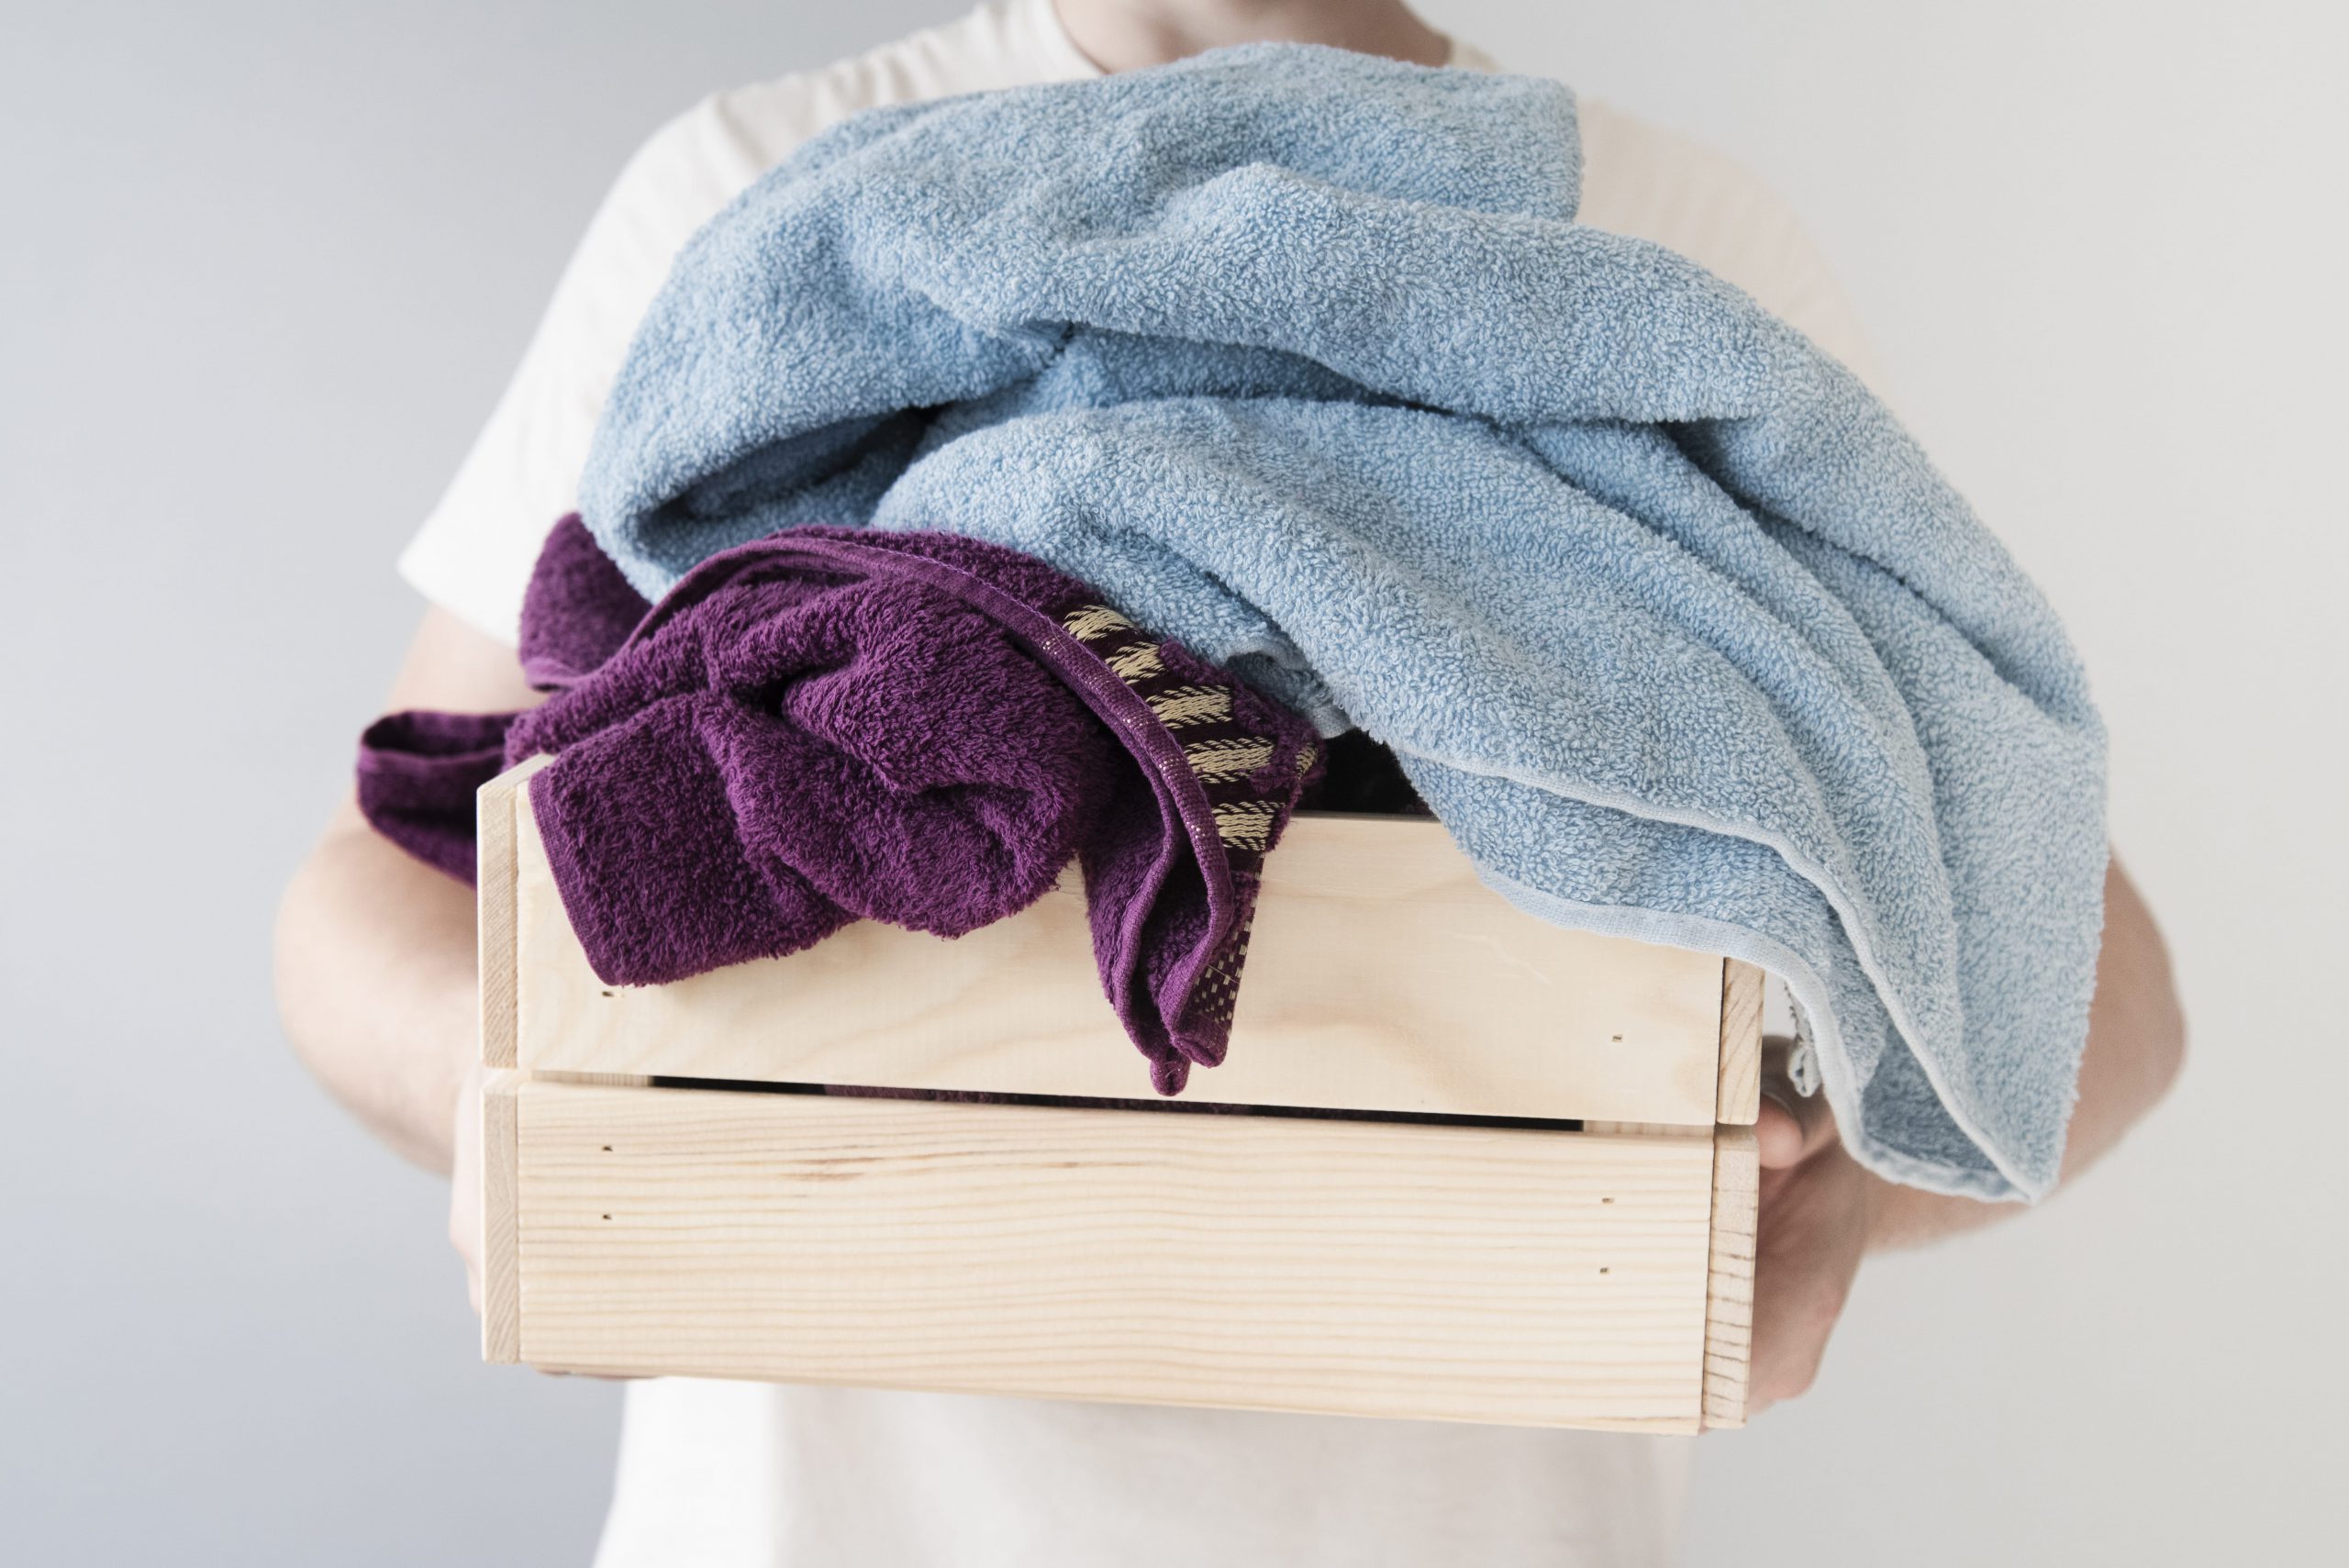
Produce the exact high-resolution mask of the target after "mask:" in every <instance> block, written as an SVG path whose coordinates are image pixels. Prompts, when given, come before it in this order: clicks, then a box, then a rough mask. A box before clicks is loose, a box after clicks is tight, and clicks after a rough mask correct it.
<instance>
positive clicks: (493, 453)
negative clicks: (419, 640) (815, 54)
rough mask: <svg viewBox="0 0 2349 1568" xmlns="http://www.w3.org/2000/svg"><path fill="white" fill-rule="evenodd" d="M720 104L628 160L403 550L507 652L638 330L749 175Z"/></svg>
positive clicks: (428, 591)
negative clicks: (685, 252)
mask: <svg viewBox="0 0 2349 1568" xmlns="http://www.w3.org/2000/svg"><path fill="white" fill-rule="evenodd" d="M761 161H763V160H762V159H760V158H759V157H758V156H757V155H756V154H755V153H754V152H753V150H751V149H750V148H747V147H745V146H744V145H743V144H742V142H741V139H740V137H739V136H737V135H734V134H732V131H731V128H730V127H729V123H728V120H727V117H726V116H725V114H724V112H723V107H722V105H721V103H720V101H719V100H718V99H715V98H712V99H707V100H705V101H704V102H702V103H701V104H698V105H696V106H694V107H693V108H691V109H689V110H687V111H686V112H685V114H683V115H680V116H678V117H676V118H675V119H674V120H671V121H670V122H669V123H668V124H667V125H665V126H663V127H662V128H660V129H659V130H658V131H656V132H654V133H653V135H652V136H651V138H650V139H648V140H646V142H645V143H644V145H643V146H642V147H641V148H640V149H639V150H638V151H637V152H636V154H635V156H634V157H632V158H630V159H629V162H628V164H627V166H626V167H625V168H624V169H622V171H621V172H620V175H619V178H618V180H617V181H616V182H615V183H614V184H613V186H612V188H611V191H610V193H609V194H608V195H606V196H605V198H604V201H603V203H602V205H601V206H599V207H598V208H597V209H596V215H595V217H594V218H593V219H592V220H591V221H590V222H589V224H588V226H587V231H586V233H585V235H584V237H583V238H582V239H581V240H580V242H579V246H578V249H577V250H575V251H573V254H572V257H571V260H570V261H569V263H568V264H567V265H565V267H564V268H563V271H562V278H561V280H560V281H559V282H558V283H557V284H555V290H554V295H553V297H552V298H551V300H550V301H549V302H548V304H547V307H546V312H545V315H544V316H543V317H541V318H540V322H539V327H538V330H537V332H536V333H535V334H534V335H533V336H532V337H531V339H530V344H529V349H528V350H525V351H524V353H523V355H522V362H521V364H520V366H519V367H518V369H517V370H516V371H515V373H514V378H513V380H512V382H511V383H509V384H507V388H506V391H505V394H504V395H503V396H501V397H499V399H498V400H497V406H496V407H495V410H494V411H493V412H492V413H491V414H490V417H489V422H488V424H487V425H485V426H484V427H483V428H482V431H481V434H480V435H479V436H478V437H476V438H475V439H474V440H473V447H472V450H469V451H468V452H467V453H466V454H465V458H464V461H463V462H462V464H460V465H459V467H458V469H457V474H456V477H455V478H454V479H453V480H452V481H451V482H450V484H449V488H448V490H447V492H446V493H445V494H444V495H442V496H441V497H440V504H439V505H438V506H435V507H434V508H433V509H432V512H431V514H430V516H429V517H427V518H426V519H425V523H424V526H423V528H421V529H420V530H418V532H417V535H416V537H415V538H414V539H412V540H410V541H409V543H408V546H407V548H406V550H404V551H403V552H402V553H401V555H400V560H399V570H400V574H401V575H402V576H404V577H405V578H406V579H407V581H408V582H409V583H410V584H412V585H413V586H414V587H415V588H416V589H417V592H419V593H421V594H422V595H424V596H425V597H426V598H427V599H429V600H430V601H432V603H434V604H436V605H438V606H440V607H441V608H443V609H446V610H448V611H449V612H451V614H453V615H455V616H456V617H458V618H459V619H461V620H463V621H464V622H466V623H467V624H468V625H471V626H473V627H475V628H478V629H480V630H482V631H484V632H485V633H487V634H488V635H490V636H492V637H495V638H496V639H499V640H501V641H503V642H507V643H512V642H513V641H515V640H516V638H517V636H518V628H519V622H520V619H521V611H522V593H523V589H524V588H525V587H526V586H527V585H528V584H529V580H530V571H531V568H532V566H533V565H534V564H535V563H536V562H537V560H538V554H539V549H540V546H541V545H542V544H543V543H544V542H545V540H546V536H547V533H548V531H549V530H550V529H551V528H552V527H553V526H554V522H555V519H556V518H558V517H562V515H563V514H564V513H566V512H569V511H571V510H573V508H574V507H575V506H576V505H577V499H578V488H579V477H580V472H581V470H582V469H583V468H584V465H585V463H586V460H587V446H588V441H589V439H590V438H591V437H592V436H593V435H594V433H595V429H596V418H597V417H598V416H599V415H600V414H601V412H602V410H603V406H604V399H605V398H606V396H607V395H609V393H610V390H611V386H612V383H613V381H614V379H615V378H616V377H617V376H618V373H619V367H620V362H621V361H622V360H623V359H624V358H625V357H626V355H627V352H628V346H629V339H631V338H632V337H633V336H634V335H635V332H636V327H637V323H638V321H639V320H640V319H641V317H643V315H644V312H645V309H646V307H647V306H650V305H651V303H652V299H653V296H654V295H656V294H657V293H658V292H659V291H660V288H661V284H662V281H663V280H664V279H665V278H666V277H667V276H668V272H669V268H670V264H671V263H672V261H674V259H675V257H676V254H677V252H678V251H679V250H681V249H683V248H684V245H685V241H686V240H687V239H690V238H691V237H692V236H693V233H694V231H695V230H696V229H697V228H700V227H701V225H702V224H703V223H705V222H707V220H708V219H709V218H710V217H713V216H714V215H715V214H716V213H717V212H718V209H719V208H721V207H722V206H725V205H726V203H727V202H728V201H729V200H730V199H731V198H732V197H733V195H735V194H736V193H737V192H738V191H740V189H741V188H742V187H743V186H744V185H746V184H748V183H750V181H751V180H752V179H754V178H755V177H756V176H757V173H758V167H759V164H760V162H761Z"/></svg>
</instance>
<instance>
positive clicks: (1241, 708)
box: [359, 517, 1320, 1094]
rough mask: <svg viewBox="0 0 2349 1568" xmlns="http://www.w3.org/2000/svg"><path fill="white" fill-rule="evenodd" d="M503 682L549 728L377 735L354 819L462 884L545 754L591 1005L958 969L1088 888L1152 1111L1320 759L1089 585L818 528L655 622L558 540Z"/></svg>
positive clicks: (429, 723) (589, 545)
mask: <svg viewBox="0 0 2349 1568" xmlns="http://www.w3.org/2000/svg"><path fill="white" fill-rule="evenodd" d="M522 659H523V667H524V669H525V671H526V672H527V673H528V674H529V677H530V679H531V680H532V682H533V683H534V684H539V685H540V686H542V687H545V688H549V689H551V690H553V691H554V692H555V694H556V695H554V696H553V697H552V698H551V699H550V700H549V701H548V702H547V703H546V704H545V705H544V706H540V707H537V708H532V709H529V710H528V711H526V712H523V713H520V714H501V715H489V716H481V715H451V714H434V713H405V714H395V715H391V716H389V717H385V718H384V719H382V720H379V721H378V722H377V723H376V724H375V725H374V726H373V727H372V728H370V729H369V730H368V731H367V733H366V734H365V735H364V736H363V737H362V741H361V748H360V760H359V798H360V805H361V808H362V811H363V812H364V813H365V814H366V816H367V817H368V819H369V821H371V822H372V823H373V824H374V825H375V826H376V827H377V828H378V829H379V830H381V831H382V832H383V833H384V835H385V836H386V837H387V838H390V839H391V840H394V841H395V842H396V843H398V844H400V845H402V846H403V847H405V848H406V849H407V850H409V851H411V852H412V853H414V854H416V855H417V857H418V858H420V859H422V860H424V861H425V862H428V863H429V864H432V865H435V866H438V867H440V869H441V870H443V871H446V872H449V873H451V874H454V875H459V876H463V877H465V878H467V879H468V880H470V879H471V877H472V874H473V866H472V855H473V825H472V813H473V791H474V790H475V789H477V788H478V787H479V786H480V785H481V784H484V783H485V782H486V781H487V780H488V779H489V778H491V777H493V776H495V773H497V772H498V771H499V770H500V769H501V768H503V767H506V766H510V765H512V764H513V763H515V762H520V761H522V760H523V759H525V758H528V757H530V756H534V755H538V754H540V753H541V752H545V753H551V754H552V755H553V756H554V759H555V760H554V762H552V763H551V764H550V765H549V766H548V767H546V768H545V769H544V770H542V771H541V772H540V773H538V774H536V775H535V776H534V777H533V778H532V779H531V781H530V803H531V807H532V810H533V812H534V813H535V815H536V817H537V820H538V825H539V828H540V834H541V836H542V837H543V838H544V840H545V841H546V846H547V856H548V861H549V863H550V865H551V868H552V870H553V872H554V877H555V881H556V884H557V885H558V887H559V888H560V889H561V891H562V900H563V906H564V908H565V910H566V911H567V912H568V914H569V915H570V917H571V923H572V927H573V930H574V931H576V932H577V934H578V937H579V940H580V945H581V947H582V948H583V949H584V951H585V952H586V954H587V958H588V962H590V963H591V964H592V965H593V967H594V968H595V970H596V973H597V974H598V975H599V976H601V977H602V978H603V979H604V980H606V981H607V982H609V983H611V984H626V985H641V984H659V983H662V982H664V981H669V980H675V979H679V978H682V977H684V976H685V975H688V974H696V973H702V972H704V971H706V970H710V969H716V968H718V967H720V966H722V965H725V964H729V963H740V962H745V961H747V960H750V959H754V958H765V957H774V956H780V955H782V954H785V953H790V952H796V951H799V950H801V949H803V948H807V947H809V946H811V945H813V944H814V943H816V942H818V941H820V940H823V939H824V938H825V937H827V936H829V935H830V934H831V933H832V932H834V931H836V930H838V929H840V928H841V927H842V926H844V925H846V924H848V923H849V922H850V921H851V920H853V919H874V920H885V921H888V922H890V923H891V924H893V925H899V926H906V927H909V928H911V929H916V930H922V931H930V932H933V933H935V934H937V935H940V936H945V937H954V936H960V935H962V934H963V933H964V932H966V931H970V930H973V929H976V928H978V927H980V926H983V925H986V924H988V923H990V922H992V921H995V920H998V919H1001V918H1003V917H1006V916H1008V915H1011V914H1014V913H1016V912H1018V911H1019V910H1020V909H1022V908H1025V907H1026V906H1028V905H1029V904H1030V903H1032V902H1034V901H1035V900H1036V899H1037V898H1039V897H1041V896H1042V895H1043V894H1044V892H1045V891H1046V890H1047V889H1049V888H1050V887H1051V886H1052V884H1053V882H1054V881H1055V880H1057V878H1058V877H1059V876H1060V874H1061V873H1062V872H1063V870H1064V869H1065V868H1066V866H1067V865H1068V862H1070V860H1071V859H1072V858H1077V859H1079V860H1080V861H1081V863H1082V865H1083V867H1084V871H1085V889H1086V895H1087V906H1088V914H1089V918H1090V923H1091V927H1092V932H1093V940H1094V951H1095V954H1096V957H1097V960H1098V962H1099V965H1100V970H1101V977H1102V984H1103V986H1104V988H1105V990H1106V991H1107V992H1108V995H1109V998H1110V1000H1111V1002H1112V1003H1113V1004H1114V1006H1116V1009H1117V1012H1118V1016H1119V1018H1120V1020H1121V1021H1122V1022H1123V1023H1124V1025H1125V1027H1126V1029H1127V1032H1128V1033H1129V1034H1130V1036H1131V1038H1132V1039H1133V1040H1134V1043H1135V1044H1136V1046H1137V1047H1139V1048H1140V1049H1141V1051H1142V1053H1143V1054H1144V1055H1145V1056H1146V1057H1148V1058H1149V1060H1150V1067H1151V1076H1152V1082H1153V1083H1154V1084H1156V1085H1157V1087H1158V1088H1159V1090H1160V1092H1162V1093H1164V1094H1173V1093H1175V1092H1177V1091H1179V1090H1180V1089H1181V1087H1182V1086H1183V1084H1184V1081H1185V1078H1186V1073H1188V1071H1189V1066H1190V1064H1191V1063H1192V1062H1203V1063H1206V1064H1208V1065H1213V1064H1214V1063H1216V1062H1220V1061H1221V1060H1222V1059H1223V1056H1224V1052H1225V1050H1226V1048H1227V1046H1228V1044H1229V1040H1230V1024H1231V1014H1232V1006H1233V1003H1234V1001H1235V998H1236V996H1237V994H1238V988H1239V984H1240V974H1241V966H1242V963H1243V962H1244V960H1245V957H1246V949H1247V939H1248V922H1249V916H1250V914H1251V912H1252V909H1253V907H1254V903H1255V896H1256V889H1257V886H1258V884H1259V878H1260V873H1261V870H1262V865H1263V861H1264V855H1265V854H1266V853H1267V852H1268V851H1270V850H1271V848H1272V846H1273V844H1274V842H1275V840H1277V839H1278V837H1279V835H1280V831H1281V829H1282V828H1283V826H1284V825H1285V824H1286V821H1287V818H1288V816H1289V812H1290V810H1291V808H1292V807H1293V806H1294V805H1295V803H1296V801H1297V796H1298V795H1299V794H1300V792H1301V791H1302V790H1303V789H1304V788H1305V787H1306V785H1307V784H1308V783H1309V782H1311V780H1312V779H1313V778H1314V777H1315V776H1316V773H1315V768H1316V760H1317V755H1318V753H1319V750H1320V748H1319V742H1318V740H1317V739H1316V737H1315V736H1314V734H1313V731H1312V728H1311V727H1310V726H1309V725H1308V724H1307V723H1306V721H1305V720H1304V719H1302V718H1301V717H1298V716H1297V715H1295V714H1291V713H1287V712H1285V711H1283V710H1282V709H1280V708H1279V707H1277V706H1275V705H1274V704H1272V703H1270V702H1268V701H1266V700H1265V699H1264V698H1263V697H1262V696H1260V695H1257V694H1255V693H1253V692H1252V691H1250V690H1248V688H1247V687H1246V686H1245V685H1244V684H1241V683H1240V682H1238V681H1236V680H1234V679H1232V678H1231V677H1230V675H1228V674H1226V673H1223V672H1221V671H1219V670H1217V669H1215V668H1213V667H1212V666H1210V665H1208V664H1207V663H1205V662H1202V661H1200V660H1199V659H1197V657H1195V656H1193V655H1192V654H1190V653H1188V652H1186V651H1184V650H1183V649H1182V648H1180V647H1178V646H1176V645H1175V644H1173V643H1169V642H1163V641H1160V640H1158V639H1153V638H1151V637H1149V636H1147V635H1145V634H1144V633H1143V632H1141V630H1139V629H1138V628H1136V627H1135V626H1134V625H1133V624H1132V623H1131V622H1130V621H1129V620H1127V619H1126V618H1125V617H1123V616H1121V615H1119V614H1118V613H1117V612H1116V611H1114V610H1111V609H1109V608H1108V607H1107V606H1103V605H1102V604H1101V603H1100V602H1099V596H1098V595H1097V594H1095V593H1094V592H1093V591H1092V590H1091V589H1090V588H1088V587H1086V586H1085V584H1082V583H1080V582H1077V581H1074V579H1071V578H1069V577H1067V576H1065V575H1064V574H1063V573H1059V572H1056V571H1053V570H1052V568H1050V567H1048V566H1045V565H1044V564H1042V563H1041V562H1037V561H1034V560H1032V559H1030V558H1028V557H1025V556H1022V555H1020V554H1019V552H1017V551H1015V550H1007V549H1004V548H1002V547H1000V546H997V545H991V544H985V543H982V542H979V541H976V540H972V539H961V538H957V537H955V536H953V535H951V534H941V533H922V534H905V535H875V534H863V533H843V532H841V531H839V530H829V529H820V528H811V529H803V530H799V531H797V532H795V533H793V534H791V535H789V536H788V537H785V538H778V539H763V540H758V541H754V542H752V543H751V544H748V545H745V546H742V547H740V548H739V549H736V550H729V551H726V552H724V553H723V554H720V555H718V556H717V557H715V558H713V559H711V560H710V561H708V562H705V563H704V564H703V565H701V566H700V567H698V568H697V569H696V570H695V571H694V572H692V573H689V574H688V575H687V576H686V577H685V580H684V581H683V582H681V583H679V584H677V586H676V588H675V589H674V591H672V592H671V593H669V594H668V595H666V596H665V597H664V598H663V599H662V601H661V602H660V604H659V605H657V606H648V605H647V604H646V602H645V601H644V599H643V598H642V597H641V596H640V595H638V594H637V593H636V592H635V590H634V589H632V588H630V587H629V585H628V584H627V583H626V582H625V581H624V580H622V579H621V578H620V576H619V575H618V573H617V572H616V571H614V570H613V568H612V566H611V564H610V562H608V561H607V559H606V558H605V557H604V556H603V554H602V552H601V551H600V550H598V549H597V547H596V543H595V541H594V540H593V539H590V538H589V537H588V535H587V533H586V530H585V529H584V528H582V527H581V526H580V524H579V522H578V520H577V519H576V518H575V517H573V518H565V519H564V520H563V522H562V523H561V524H560V525H558V526H557V528H556V529H555V531H554V533H553V535H552V536H551V538H550V539H549V541H548V544H547V548H546V550H545V552H544V554H543V555H542V556H541V557H540V564H539V569H538V572H537V573H536V574H535V576H534V578H533V580H532V583H531V587H530V593H529V598H528V600H527V601H526V606H525V611H524V618H523V646H522Z"/></svg>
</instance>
